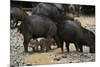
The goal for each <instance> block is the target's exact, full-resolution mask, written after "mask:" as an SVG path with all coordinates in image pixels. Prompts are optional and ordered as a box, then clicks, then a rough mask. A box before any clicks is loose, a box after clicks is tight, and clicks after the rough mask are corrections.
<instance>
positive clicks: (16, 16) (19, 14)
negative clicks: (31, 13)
mask: <svg viewBox="0 0 100 67" xmlns="http://www.w3.org/2000/svg"><path fill="white" fill-rule="evenodd" d="M10 15H11V18H10V20H11V24H10V25H11V26H10V27H11V29H13V28H16V27H17V24H18V21H22V20H23V18H24V17H25V16H28V14H27V13H26V12H25V11H24V10H22V8H19V7H11V11H10ZM12 20H13V22H12Z"/></svg>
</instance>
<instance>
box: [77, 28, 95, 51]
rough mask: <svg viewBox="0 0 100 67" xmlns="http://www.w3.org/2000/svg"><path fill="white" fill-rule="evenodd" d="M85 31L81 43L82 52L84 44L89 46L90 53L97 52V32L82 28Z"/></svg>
mask: <svg viewBox="0 0 100 67" xmlns="http://www.w3.org/2000/svg"><path fill="white" fill-rule="evenodd" d="M82 31H83V38H82V39H81V42H80V43H79V45H78V46H79V49H80V51H81V52H83V49H82V46H83V45H85V46H88V47H89V48H90V49H89V52H90V53H95V34H94V33H93V32H91V31H89V30H88V29H85V28H82Z"/></svg>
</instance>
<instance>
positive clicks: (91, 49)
mask: <svg viewBox="0 0 100 67" xmlns="http://www.w3.org/2000/svg"><path fill="white" fill-rule="evenodd" d="M89 52H90V53H95V46H93V45H92V46H90V49H89Z"/></svg>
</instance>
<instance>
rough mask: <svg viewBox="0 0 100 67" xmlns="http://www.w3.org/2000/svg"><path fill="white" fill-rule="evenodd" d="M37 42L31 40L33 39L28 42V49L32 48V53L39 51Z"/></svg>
mask: <svg viewBox="0 0 100 67" xmlns="http://www.w3.org/2000/svg"><path fill="white" fill-rule="evenodd" d="M39 45H40V44H39V42H38V40H37V39H35V40H33V39H31V40H30V47H32V49H33V51H35V52H36V51H38V50H39V48H38V47H39Z"/></svg>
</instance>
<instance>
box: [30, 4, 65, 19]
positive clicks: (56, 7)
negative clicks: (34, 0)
mask: <svg viewBox="0 0 100 67" xmlns="http://www.w3.org/2000/svg"><path fill="white" fill-rule="evenodd" d="M62 11H63V6H62V5H61V4H52V3H39V4H38V5H37V6H36V7H34V8H33V9H32V15H34V14H37V15H44V16H47V17H49V18H51V19H52V20H53V19H54V20H55V19H58V18H60V17H61V12H62Z"/></svg>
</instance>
